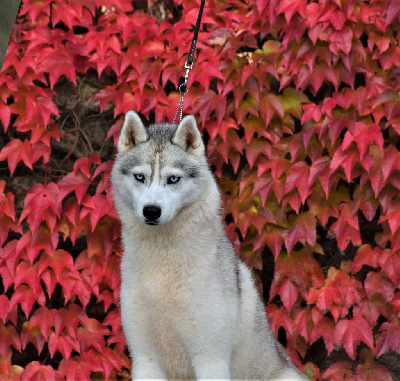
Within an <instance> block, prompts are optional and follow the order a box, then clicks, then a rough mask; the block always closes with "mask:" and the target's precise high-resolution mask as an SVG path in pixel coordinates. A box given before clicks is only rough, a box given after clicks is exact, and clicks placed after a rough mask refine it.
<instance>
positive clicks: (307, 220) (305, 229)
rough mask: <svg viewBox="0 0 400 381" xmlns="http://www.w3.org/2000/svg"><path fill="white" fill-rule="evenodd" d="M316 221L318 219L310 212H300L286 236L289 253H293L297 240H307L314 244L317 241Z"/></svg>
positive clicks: (303, 241) (311, 244)
mask: <svg viewBox="0 0 400 381" xmlns="http://www.w3.org/2000/svg"><path fill="white" fill-rule="evenodd" d="M316 223H317V220H316V218H315V216H313V215H312V214H311V213H309V212H305V213H301V214H299V215H298V216H297V217H296V219H295V221H294V224H293V226H292V227H291V229H290V230H289V232H288V234H287V235H286V237H285V245H286V249H287V251H288V253H291V251H292V249H293V247H294V245H295V244H296V242H299V241H300V242H302V243H305V242H307V243H308V244H309V245H310V246H314V245H315V242H316V235H317V233H316V228H315V226H316Z"/></svg>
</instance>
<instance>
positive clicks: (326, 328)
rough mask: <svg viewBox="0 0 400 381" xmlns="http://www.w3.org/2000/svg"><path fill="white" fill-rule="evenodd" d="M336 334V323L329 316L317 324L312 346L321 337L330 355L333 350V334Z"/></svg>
mask: <svg viewBox="0 0 400 381" xmlns="http://www.w3.org/2000/svg"><path fill="white" fill-rule="evenodd" d="M334 332H335V322H334V321H333V320H332V319H330V318H328V317H327V316H322V318H321V319H320V320H319V321H318V322H316V323H315V325H314V328H313V329H312V331H311V336H310V344H312V343H314V342H316V341H317V340H318V339H319V338H320V337H323V339H324V342H325V347H326V349H327V351H328V355H329V354H330V353H331V352H332V350H333V346H334V343H333V334H334Z"/></svg>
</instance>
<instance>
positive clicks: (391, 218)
mask: <svg viewBox="0 0 400 381" xmlns="http://www.w3.org/2000/svg"><path fill="white" fill-rule="evenodd" d="M383 221H388V223H389V227H390V231H391V233H392V235H393V234H395V232H396V231H397V229H398V228H399V226H400V209H399V207H398V204H394V205H393V204H392V205H391V206H389V208H388V211H387V213H386V214H385V215H383V216H381V218H380V219H379V221H378V223H381V222H383Z"/></svg>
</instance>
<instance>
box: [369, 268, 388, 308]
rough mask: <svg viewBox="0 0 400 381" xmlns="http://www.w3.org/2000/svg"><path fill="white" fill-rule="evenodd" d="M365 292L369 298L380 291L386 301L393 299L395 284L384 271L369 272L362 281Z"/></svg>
mask: <svg viewBox="0 0 400 381" xmlns="http://www.w3.org/2000/svg"><path fill="white" fill-rule="evenodd" d="M364 288H365V292H366V293H367V295H368V297H369V298H370V299H372V298H373V296H374V294H375V293H376V292H378V293H380V294H381V295H382V296H383V297H384V299H385V300H386V301H387V302H388V301H390V300H392V299H393V296H394V291H395V290H396V286H395V285H394V284H393V283H392V281H391V280H390V279H389V278H388V277H387V276H386V275H385V274H384V273H376V272H373V271H371V272H369V273H368V274H367V277H366V279H365V281H364Z"/></svg>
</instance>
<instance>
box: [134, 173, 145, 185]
mask: <svg viewBox="0 0 400 381" xmlns="http://www.w3.org/2000/svg"><path fill="white" fill-rule="evenodd" d="M133 177H134V178H135V180H136V181H139V182H140V183H143V182H144V175H142V174H141V173H134V174H133Z"/></svg>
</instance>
